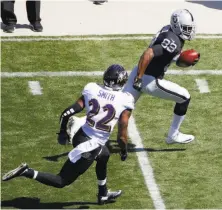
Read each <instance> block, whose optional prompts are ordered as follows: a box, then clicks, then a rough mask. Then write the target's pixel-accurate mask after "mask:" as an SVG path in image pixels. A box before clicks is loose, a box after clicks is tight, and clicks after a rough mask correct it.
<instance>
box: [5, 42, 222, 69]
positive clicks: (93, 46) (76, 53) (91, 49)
mask: <svg viewBox="0 0 222 210" xmlns="http://www.w3.org/2000/svg"><path fill="white" fill-rule="evenodd" d="M149 42H150V40H111V41H67V42H66V41H39V42H2V46H1V47H2V58H4V59H2V71H4V72H31V71H66V70H73V71H95V70H104V69H106V67H107V66H108V65H110V64H112V63H120V64H122V65H123V66H124V67H125V68H126V69H129V70H130V69H132V67H133V66H135V65H137V63H138V59H139V57H140V56H141V54H142V52H143V51H144V50H145V49H146V48H147V46H148V44H149ZM83 43H84V44H83ZM221 46H222V39H213V40H211V39H206V40H199V39H197V40H194V41H191V42H187V43H186V45H185V48H184V49H189V48H194V49H196V50H197V51H199V52H200V54H201V60H200V62H199V63H198V65H197V66H195V67H194V69H222V63H221V62H220V60H221V58H222V51H221ZM212 52H213V53H212ZM172 68H177V67H176V66H172Z"/></svg>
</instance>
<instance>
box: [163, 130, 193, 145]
mask: <svg viewBox="0 0 222 210" xmlns="http://www.w3.org/2000/svg"><path fill="white" fill-rule="evenodd" d="M194 138H195V137H194V136H193V135H188V134H183V133H181V132H178V133H177V134H176V135H175V136H173V137H169V136H168V137H167V138H166V143H167V144H175V143H177V144H187V143H190V142H191V141H193V140H194Z"/></svg>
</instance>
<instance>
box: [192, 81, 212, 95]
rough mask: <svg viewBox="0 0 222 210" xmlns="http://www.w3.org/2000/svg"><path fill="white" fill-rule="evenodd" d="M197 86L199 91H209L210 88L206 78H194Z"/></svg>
mask: <svg viewBox="0 0 222 210" xmlns="http://www.w3.org/2000/svg"><path fill="white" fill-rule="evenodd" d="M195 81H196V83H197V87H198V89H199V90H200V93H209V92H210V89H209V86H208V82H207V80H206V79H195Z"/></svg>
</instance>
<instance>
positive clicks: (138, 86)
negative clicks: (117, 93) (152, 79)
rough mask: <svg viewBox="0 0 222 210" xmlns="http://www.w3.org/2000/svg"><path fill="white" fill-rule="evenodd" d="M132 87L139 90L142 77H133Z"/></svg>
mask: <svg viewBox="0 0 222 210" xmlns="http://www.w3.org/2000/svg"><path fill="white" fill-rule="evenodd" d="M133 88H134V89H136V90H137V91H141V89H142V79H141V78H138V77H135V79H134V83H133Z"/></svg>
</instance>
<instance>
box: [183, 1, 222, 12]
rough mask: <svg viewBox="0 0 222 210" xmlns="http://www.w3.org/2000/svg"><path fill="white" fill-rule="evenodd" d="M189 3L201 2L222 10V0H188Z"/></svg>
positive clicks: (206, 5)
mask: <svg viewBox="0 0 222 210" xmlns="http://www.w3.org/2000/svg"><path fill="white" fill-rule="evenodd" d="M186 1H187V2H189V3H194V4H201V5H203V6H205V7H209V8H212V9H218V10H222V1H197V0H186Z"/></svg>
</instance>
